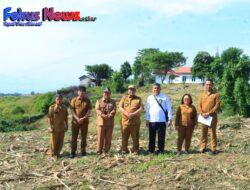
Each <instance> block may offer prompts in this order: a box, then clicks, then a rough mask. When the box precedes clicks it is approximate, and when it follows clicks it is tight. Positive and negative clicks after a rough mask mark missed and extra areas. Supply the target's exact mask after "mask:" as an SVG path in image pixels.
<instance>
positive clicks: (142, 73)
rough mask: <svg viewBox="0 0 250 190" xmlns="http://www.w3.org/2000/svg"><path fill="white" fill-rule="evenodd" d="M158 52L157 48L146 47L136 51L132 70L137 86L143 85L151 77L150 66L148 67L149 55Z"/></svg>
mask: <svg viewBox="0 0 250 190" xmlns="http://www.w3.org/2000/svg"><path fill="white" fill-rule="evenodd" d="M157 52H159V49H155V48H146V49H141V50H139V51H138V53H137V56H136V58H135V61H134V64H133V67H132V72H133V75H134V78H135V80H136V81H137V83H138V85H139V86H143V85H145V83H148V82H149V81H150V80H151V79H152V74H153V71H152V68H151V67H150V62H151V57H152V55H153V54H155V53H157Z"/></svg>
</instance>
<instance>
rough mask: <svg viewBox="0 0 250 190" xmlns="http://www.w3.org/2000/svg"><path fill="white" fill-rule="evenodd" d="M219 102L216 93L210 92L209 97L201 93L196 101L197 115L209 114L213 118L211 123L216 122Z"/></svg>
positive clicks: (205, 93)
mask: <svg viewBox="0 0 250 190" xmlns="http://www.w3.org/2000/svg"><path fill="white" fill-rule="evenodd" d="M220 102H221V101H220V95H219V93H217V92H214V91H212V92H211V94H209V95H208V94H207V92H203V93H201V95H200V96H199V100H198V110H199V113H209V115H211V116H212V117H213V122H216V121H217V110H218V109H219V107H220Z"/></svg>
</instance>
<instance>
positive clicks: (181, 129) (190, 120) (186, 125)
mask: <svg viewBox="0 0 250 190" xmlns="http://www.w3.org/2000/svg"><path fill="white" fill-rule="evenodd" d="M192 103H193V101H192V97H191V95H190V94H184V95H183V97H182V100H181V105H180V106H179V107H178V109H177V112H176V118H175V127H176V130H177V131H178V138H177V155H180V154H181V150H182V144H183V141H184V140H185V153H188V151H189V147H190V144H191V139H192V134H193V131H194V127H195V125H197V111H196V108H195V107H194V106H193V105H192Z"/></svg>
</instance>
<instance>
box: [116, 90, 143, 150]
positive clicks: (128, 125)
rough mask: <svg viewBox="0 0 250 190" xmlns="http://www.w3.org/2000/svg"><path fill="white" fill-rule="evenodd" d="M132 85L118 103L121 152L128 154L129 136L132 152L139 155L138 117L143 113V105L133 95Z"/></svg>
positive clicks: (139, 99) (138, 98)
mask: <svg viewBox="0 0 250 190" xmlns="http://www.w3.org/2000/svg"><path fill="white" fill-rule="evenodd" d="M135 92H136V89H135V86H134V85H130V86H129V87H128V95H126V96H124V97H123V98H122V99H121V101H120V103H119V110H120V112H121V113H122V121H121V125H122V152H123V153H128V152H129V151H128V139H129V136H130V135H131V137H132V141H133V148H132V152H134V153H136V154H139V131H140V124H141V120H140V116H141V112H142V111H143V109H144V108H143V104H142V100H141V98H140V97H138V96H136V95H135Z"/></svg>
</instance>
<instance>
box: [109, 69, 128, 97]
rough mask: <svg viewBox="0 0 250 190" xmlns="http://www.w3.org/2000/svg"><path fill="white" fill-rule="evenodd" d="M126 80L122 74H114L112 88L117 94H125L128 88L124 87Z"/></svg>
mask: <svg viewBox="0 0 250 190" xmlns="http://www.w3.org/2000/svg"><path fill="white" fill-rule="evenodd" d="M124 84H125V79H124V78H123V76H122V73H121V72H117V71H116V72H114V73H113V75H112V88H113V89H114V90H115V92H119V93H123V92H124V91H125V90H126V88H125V87H124Z"/></svg>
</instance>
